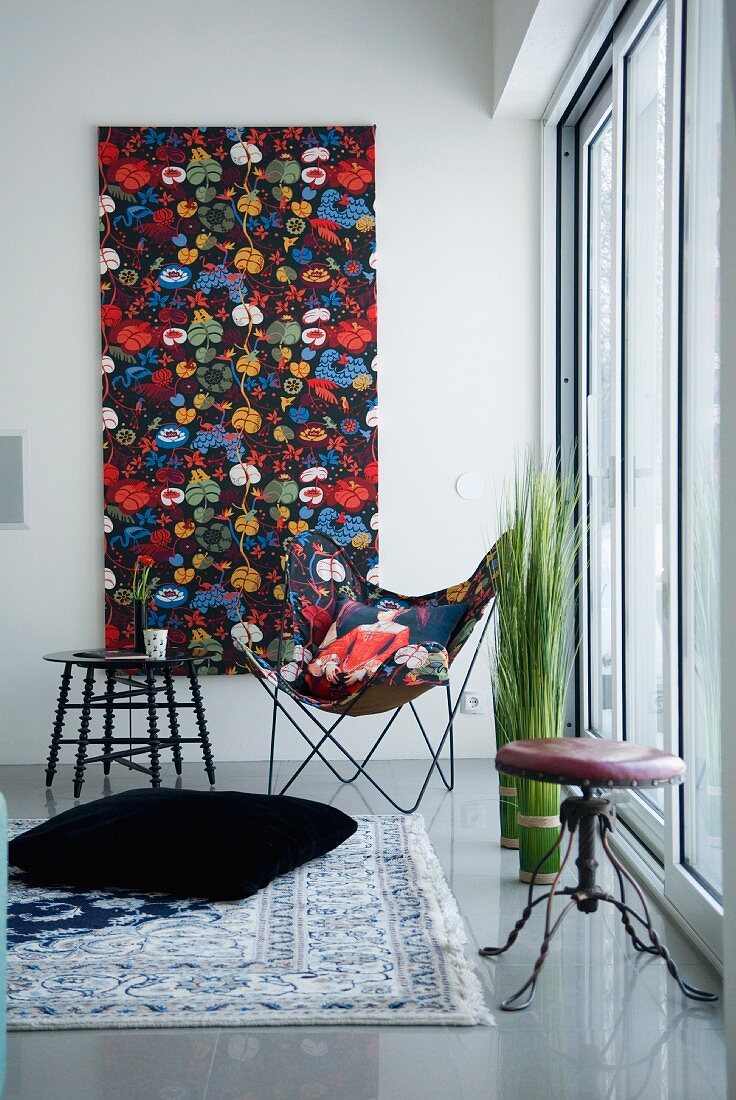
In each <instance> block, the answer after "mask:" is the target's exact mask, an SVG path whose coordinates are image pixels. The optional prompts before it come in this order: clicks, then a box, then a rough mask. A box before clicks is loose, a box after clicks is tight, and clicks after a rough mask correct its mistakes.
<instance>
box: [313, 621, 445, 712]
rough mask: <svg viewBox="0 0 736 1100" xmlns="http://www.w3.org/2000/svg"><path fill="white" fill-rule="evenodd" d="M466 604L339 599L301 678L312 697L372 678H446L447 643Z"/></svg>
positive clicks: (349, 690) (354, 688)
mask: <svg viewBox="0 0 736 1100" xmlns="http://www.w3.org/2000/svg"><path fill="white" fill-rule="evenodd" d="M465 610H466V604H464V603H456V604H450V605H431V604H425V605H421V606H418V607H417V606H415V607H407V606H403V605H401V604H400V603H399V602H398V601H394V600H379V601H378V602H377V603H373V604H364V603H359V602H358V601H357V600H343V601H341V602H340V604H339V607H338V613H337V618H336V619H335V622H334V623H333V625H332V626H331V627H330V629H329V631H328V632H327V635H326V636H325V639H324V641H323V642H322V645H321V646H320V647H319V649H318V650H317V652H316V653H315V655H314V656H313V657H312V659H311V661H310V662H309V664H308V665H307V670H306V675H305V677H304V684H305V687H306V688H307V690H308V691H309V692H310V693H311V694H312V695H313V696H315V697H316V698H327V699H330V698H332V699H335V698H338V699H344V698H345V697H346V696H348V695H353V694H355V692H358V691H360V690H361V689H362V688H364V687H365V686H366V684H367V683H368V682H370V681H373V682H375V681H379V682H381V683H392V682H394V683H395V682H402V683H406V682H407V681H414V682H420V681H426V680H442V679H446V678H447V667H448V657H447V645H448V642H449V640H450V638H451V636H452V632H453V630H454V629H455V626H456V625H457V623H458V622H459V621H460V619H461V618H462V616H463V614H464V612H465Z"/></svg>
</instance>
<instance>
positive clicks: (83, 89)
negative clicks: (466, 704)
mask: <svg viewBox="0 0 736 1100" xmlns="http://www.w3.org/2000/svg"><path fill="white" fill-rule="evenodd" d="M3 22H4V27H3V28H2V31H1V33H0V42H1V43H2V44H1V45H0V49H1V50H2V56H0V73H1V74H2V76H1V77H0V79H2V82H3V84H4V85H5V88H4V93H5V94H4V100H5V103H6V105H7V107H6V122H5V126H4V140H3V156H2V158H0V172H1V177H0V178H1V180H2V183H1V188H2V190H1V193H0V212H1V214H0V217H1V218H2V232H1V234H0V247H1V248H2V263H1V264H0V266H1V268H2V283H1V284H0V309H1V310H2V315H3V328H2V332H3V342H2V360H1V363H0V427H3V428H29V429H30V433H31V435H30V439H31V523H32V526H31V529H30V530H28V531H9V532H0V577H1V578H2V580H1V581H0V586H1V587H0V621H1V622H2V645H0V662H1V664H0V707H1V716H0V720H1V722H2V726H1V728H0V761H1V762H36V761H40V760H42V758H43V757H44V756H45V755H46V752H47V749H48V739H49V734H50V722H51V715H52V710H53V706H54V699H55V695H56V689H57V673H58V669H57V668H52V667H50V666H48V665H44V664H42V662H41V655H42V654H43V653H45V652H48V651H50V650H55V649H67V648H70V647H73V648H77V647H79V646H82V645H92V644H97V645H99V644H101V642H102V621H103V612H102V596H101V583H102V521H101V517H102V492H101V447H100V444H101V434H100V431H99V430H98V423H99V407H100V397H99V385H100V383H99V376H98V375H99V368H98V363H99V337H98V282H97V279H98V274H97V270H98V269H97V260H96V255H97V218H96V160H95V130H94V127H95V126H96V125H97V124H98V123H117V124H121V125H125V124H129V125H135V124H154V125H155V124H161V123H172V124H182V125H194V124H197V125H207V124H211V125H214V124H218V123H219V124H228V123H232V122H241V123H244V124H255V125H268V124H272V125H283V124H289V123H299V122H313V123H315V122H325V123H327V122H338V123H339V122H343V123H376V124H377V127H378V133H377V144H378V149H377V153H378V166H377V192H378V204H377V217H378V241H379V254H380V261H381V265H380V272H379V279H380V282H379V324H380V330H379V356H380V361H381V372H380V402H381V411H382V421H381V435H380V461H381V481H380V509H381V555H382V558H381V569H382V579H383V582H384V584H386V585H387V586H389V587H392V588H398V589H401V590H405V591H409V592H412V591H413V592H417V591H426V590H428V589H431V588H434V587H437V586H439V585H444V584H446V583H450V582H453V581H456V580H460V579H462V578H464V577H465V576H466V575H468V574H469V573H470V571H471V570H472V568H473V566H474V565H475V563H476V561H477V560H478V559H479V558H480V556H481V552H482V549H483V547H484V546H485V544H486V542H487V540H488V539H490V538H492V537H493V536H494V534H495V533H496V532H495V522H494V513H495V498H496V492H497V490H498V489H499V488H500V485H501V483H502V480H503V477H504V476H505V475H506V474H507V473H508V472H509V471H510V468H511V464H512V461H513V450H514V447H515V445H517V444H523V443H524V442H525V441H526V440H528V439H530V438H532V437H534V436H535V434H536V429H537V425H536V406H537V340H538V324H537V299H538V286H537V282H538V263H539V226H538V202H539V196H538V176H539V171H538V168H539V165H538V129H537V125H536V124H535V123H533V122H497V121H491V119H490V105H491V72H490V60H489V59H490V57H491V40H490V35H491V30H490V28H491V18H490V2H489V0H466V2H464V3H463V4H462V6H461V7H460V8H459V9H458V8H454V7H453V5H451V4H447V3H445V2H444V0H375V2H373V3H371V4H365V3H363V2H362V0H313V2H312V3H310V4H304V3H302V2H301V0H275V2H273V3H271V4H268V5H263V4H256V3H253V2H251V0H221V2H219V3H218V4H212V5H207V4H202V3H201V2H197V3H195V2H193V0H155V2H152V0H127V2H126V3H125V4H124V5H122V6H121V5H120V4H114V5H113V4H112V3H110V2H107V0H104V2H100V0H66V2H65V3H63V4H60V3H57V2H55V0H34V2H33V3H27V2H26V0H6V4H5V5H4V6H3ZM463 470H478V471H480V472H482V473H483V474H484V475H485V476H486V479H487V490H486V493H485V495H484V497H483V498H482V499H481V500H480V501H474V502H463V501H461V500H460V499H459V498H458V497H457V496H456V495H455V493H454V482H455V478H456V476H457V475H458V474H459V473H460V472H462V471H463ZM473 684H474V686H476V687H485V686H487V685H486V684H485V676H484V673H483V672H482V671H481V672H479V673H478V674H476V675H475V677H474V681H473ZM203 687H204V694H205V704H206V707H207V712H208V717H209V720H210V726H211V729H212V731H213V734H214V748H215V755H216V757H217V758H219V759H220V760H233V759H249V758H261V757H263V755H264V754H265V753H266V751H267V735H268V717H267V711H266V707H265V702H267V700H266V697H265V695H264V693H263V692H262V689H260V687H259V686H258V685H257V684H256V683H254V682H253V681H252V680H251V679H250V678H247V677H222V678H214V677H213V678H208V679H205V680H204V683H203ZM433 694H435V693H431V694H430V695H429V696H428V697H427V701H426V703H425V706H426V707H428V708H429V709H430V710H431V709H432V707H433V706H434V707H435V708H436V707H438V706H439V707H440V708H441V706H442V705H443V703H444V700H443V699H442V695H443V693H441V692H437V693H436V695H437V696H440V698H439V699H437V700H434V699H433ZM355 729H356V731H357V730H359V729H360V727H359V726H358V725H357V723H356V725H355ZM459 732H460V737H459V738H458V742H459V744H458V750H459V752H460V753H461V754H464V755H480V754H490V753H491V741H490V731H489V722H488V720H484V719H480V718H477V717H473V718H465V719H462V720H461V723H460V728H459ZM355 738H356V744H359V743H360V734H359V733H357V732H356V734H355ZM417 748H418V745H417V742H416V739H415V738H414V736H413V734H412V735H411V736H409V735H408V734H403V733H399V735H397V737H396V738H394V740H393V741H392V742H390V743H389V745H388V750H387V755H391V756H402V755H406V756H411V755H413V754H414V752H415V750H416V749H417ZM282 749H283V753H284V754H285V755H292V754H293V750H294V743H293V742H292V741H289V740H284V741H283V742H282Z"/></svg>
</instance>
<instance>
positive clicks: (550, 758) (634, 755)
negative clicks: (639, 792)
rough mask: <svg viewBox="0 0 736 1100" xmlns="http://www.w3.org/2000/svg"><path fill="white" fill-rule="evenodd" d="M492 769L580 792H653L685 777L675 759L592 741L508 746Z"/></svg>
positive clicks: (574, 739) (559, 739) (541, 740)
mask: <svg viewBox="0 0 736 1100" xmlns="http://www.w3.org/2000/svg"><path fill="white" fill-rule="evenodd" d="M496 768H497V770H498V771H500V772H503V773H505V774H506V775H518V776H521V777H522V778H524V779H542V780H544V781H545V782H547V783H575V784H577V785H579V786H583V787H657V786H659V785H660V784H662V783H680V782H681V781H682V777H683V775H684V774H685V764H684V761H682V760H681V759H680V758H679V756H671V755H670V754H669V753H666V752H662V751H661V750H660V749H651V748H646V747H645V746H643V745H634V744H632V743H631V742H628V741H604V740H602V739H600V740H599V739H597V738H593V737H549V738H538V739H536V740H530V741H510V742H509V743H508V744H507V745H504V746H503V748H501V749H499V751H498V753H497V754H496Z"/></svg>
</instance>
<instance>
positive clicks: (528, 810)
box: [516, 779, 560, 886]
mask: <svg viewBox="0 0 736 1100" xmlns="http://www.w3.org/2000/svg"><path fill="white" fill-rule="evenodd" d="M516 790H517V799H518V807H519V809H518V815H517V826H518V832H519V878H520V879H521V881H522V882H531V880H532V875H533V874H534V871H535V869H536V867H537V865H538V864H539V861H540V860H541V859H542V857H543V856H544V854H545V853H546V852H548V851H549V849H550V848H551V847H552V845H553V844H554V842H555V841H556V840H557V838H558V836H559V834H560V788H559V786H558V785H557V784H556V783H540V782H538V781H537V780H533V779H517V780H516ZM559 869H560V849H559V848H556V849H555V851H554V852H553V853H552V855H551V856H550V858H549V859H546V860H545V861H544V863H543V864H542V866H541V867H540V868H539V871H538V873H537V877H536V879H535V881H536V882H537V883H539V885H542V886H543V885H548V884H549V883H551V882H552V881H553V880H554V878H555V876H556V875H557V872H558V871H559Z"/></svg>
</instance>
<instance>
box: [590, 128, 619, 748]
mask: <svg viewBox="0 0 736 1100" xmlns="http://www.w3.org/2000/svg"><path fill="white" fill-rule="evenodd" d="M612 143H613V124H612V121H611V119H610V118H609V119H608V121H607V122H606V124H605V125H604V126H603V127H602V128H601V130H600V131H599V132H598V134H597V135H596V136H595V138H593V140H592V141H591V143H590V145H589V147H588V399H587V416H588V422H587V432H588V531H589V534H588V562H589V566H588V569H589V572H588V606H589V608H590V621H589V631H588V638H589V671H590V682H589V690H590V704H589V715H588V721H589V725H590V728H591V730H593V731H594V732H595V733H598V734H600V735H601V736H604V737H610V736H611V732H612V726H613V721H612V717H613V691H612V657H613V643H612V626H611V489H610V485H609V474H610V472H611V461H610V460H611V247H612V232H611V231H612V223H611V189H612V153H613V147H612Z"/></svg>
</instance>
